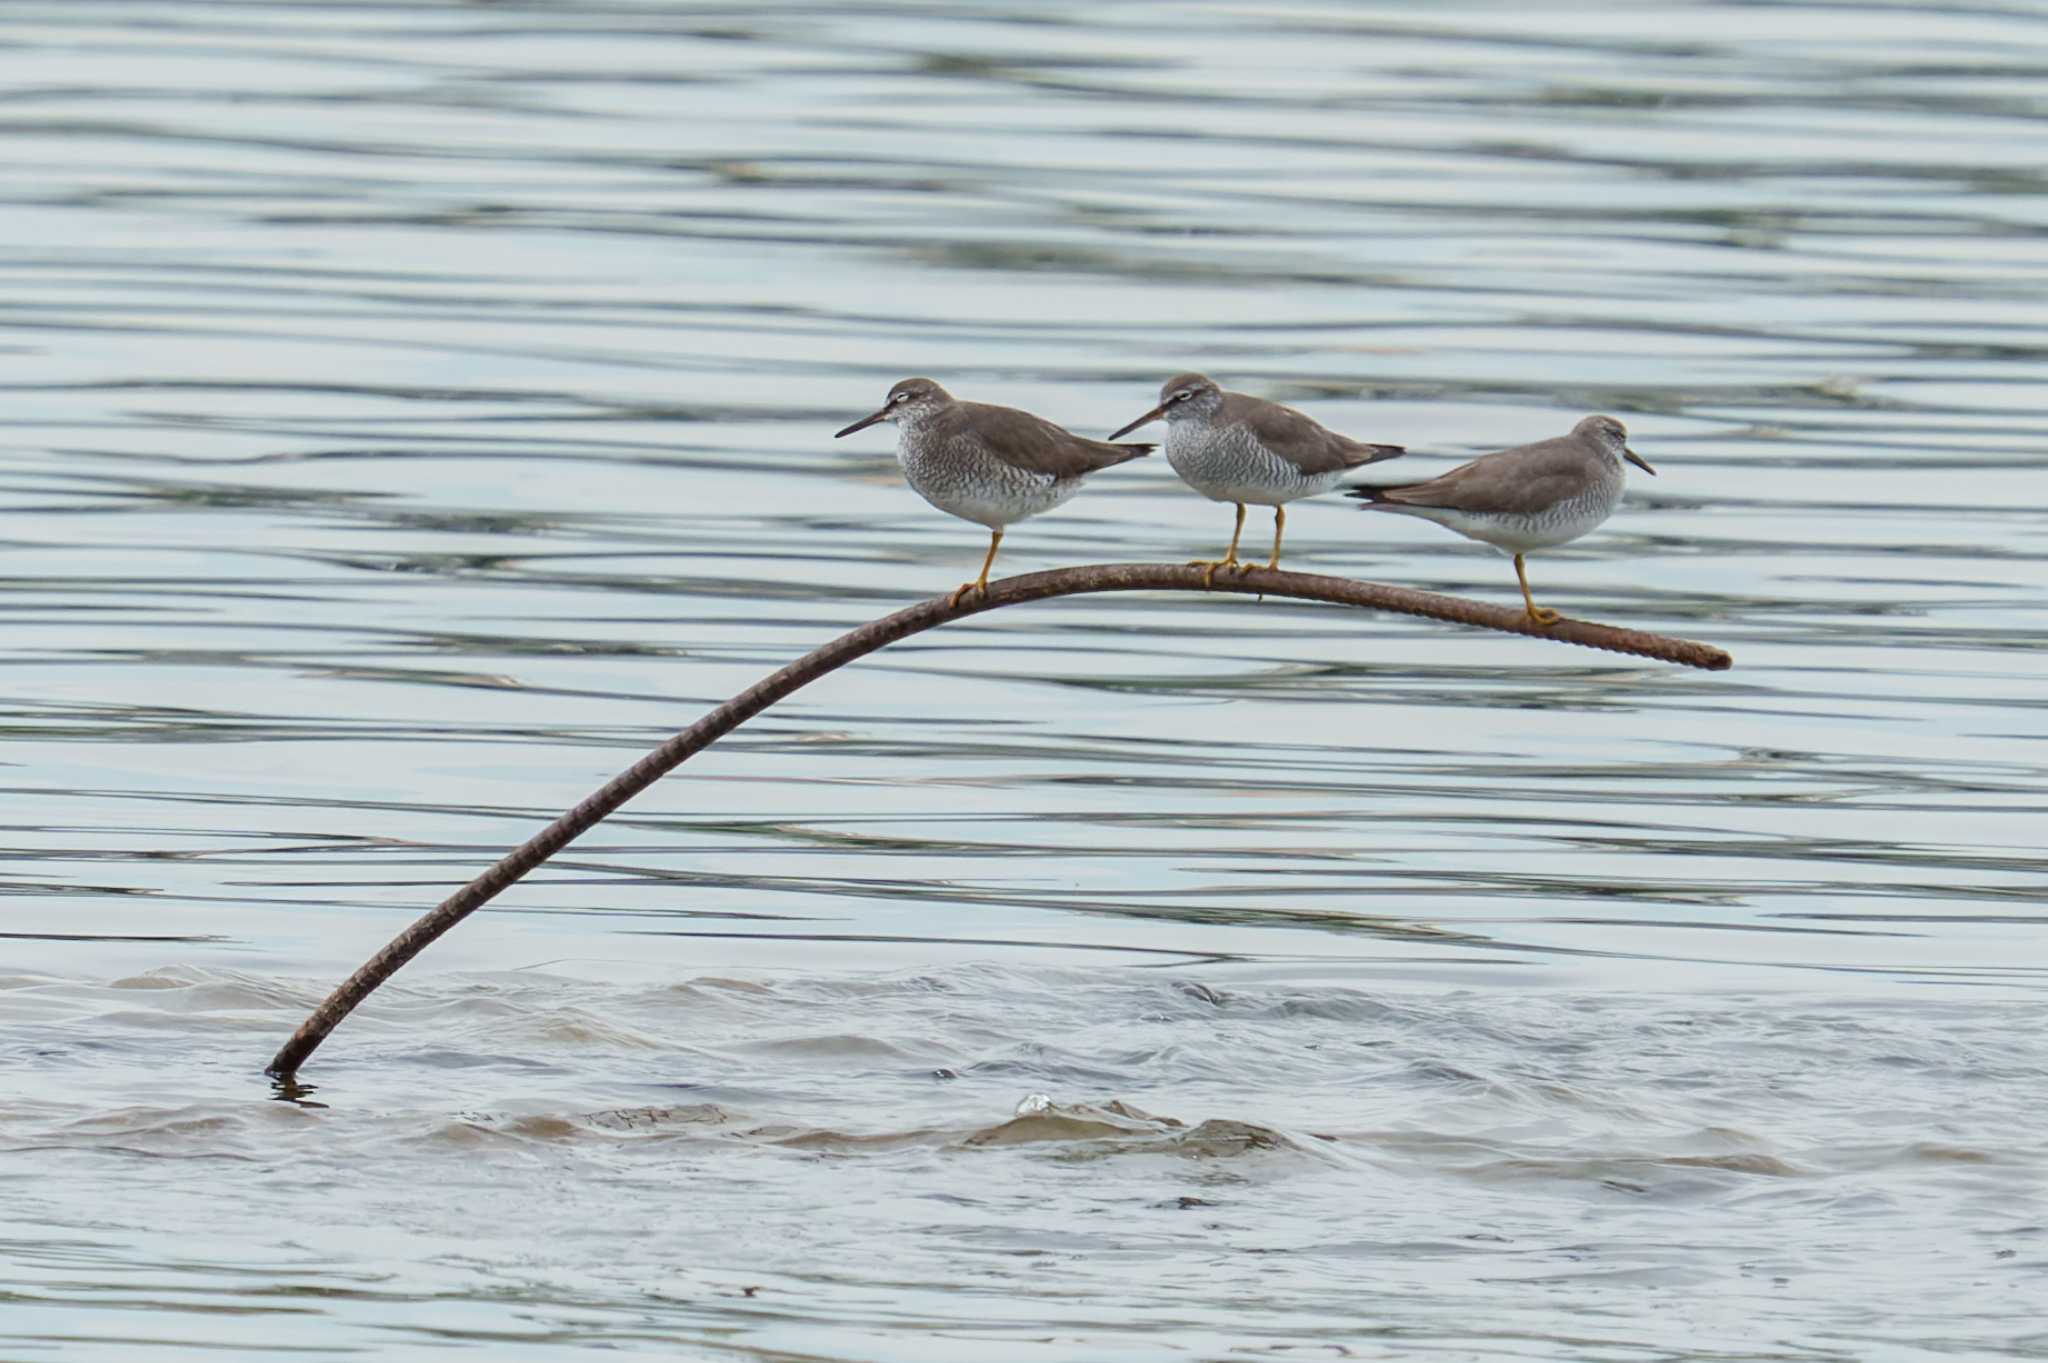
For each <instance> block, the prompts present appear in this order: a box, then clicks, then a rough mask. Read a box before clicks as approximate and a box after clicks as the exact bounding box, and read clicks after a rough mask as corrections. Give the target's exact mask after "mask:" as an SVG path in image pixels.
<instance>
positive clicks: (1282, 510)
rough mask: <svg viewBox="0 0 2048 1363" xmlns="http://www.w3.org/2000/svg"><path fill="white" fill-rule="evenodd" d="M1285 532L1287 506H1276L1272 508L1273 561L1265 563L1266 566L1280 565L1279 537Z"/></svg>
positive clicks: (1275, 566)
mask: <svg viewBox="0 0 2048 1363" xmlns="http://www.w3.org/2000/svg"><path fill="white" fill-rule="evenodd" d="M1286 533H1287V508H1286V507H1284V506H1276V507H1274V508H1273V561H1272V562H1271V563H1268V564H1267V565H1266V567H1267V568H1269V569H1271V568H1278V567H1279V566H1280V537H1281V536H1282V535H1284V534H1286Z"/></svg>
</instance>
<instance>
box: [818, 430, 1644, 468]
mask: <svg viewBox="0 0 2048 1363" xmlns="http://www.w3.org/2000/svg"><path fill="white" fill-rule="evenodd" d="M840 434H841V435H844V434H845V432H844V431H842V432H840ZM1621 457H1622V458H1624V459H1626V460H1628V462H1629V463H1631V464H1634V465H1635V466H1636V467H1637V468H1639V469H1641V470H1642V471H1643V472H1644V473H1647V474H1649V475H1650V476H1651V477H1652V478H1655V477H1656V476H1657V470H1655V469H1653V468H1651V467H1650V466H1649V465H1648V464H1646V463H1644V462H1643V456H1641V455H1640V454H1637V453H1636V452H1635V451H1634V450H1632V449H1630V448H1629V447H1628V446H1626V445H1623V446H1622V447H1621Z"/></svg>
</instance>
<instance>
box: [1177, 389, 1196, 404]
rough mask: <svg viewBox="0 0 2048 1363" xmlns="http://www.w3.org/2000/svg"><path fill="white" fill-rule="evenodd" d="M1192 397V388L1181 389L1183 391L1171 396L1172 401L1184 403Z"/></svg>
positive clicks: (1193, 393) (1193, 391)
mask: <svg viewBox="0 0 2048 1363" xmlns="http://www.w3.org/2000/svg"><path fill="white" fill-rule="evenodd" d="M1194 395H1195V390H1194V389H1192V388H1183V389H1181V390H1180V391H1179V392H1178V393H1175V394H1174V395H1173V400H1174V401H1175V402H1186V401H1187V400H1188V399H1189V398H1191V397H1193V396H1194Z"/></svg>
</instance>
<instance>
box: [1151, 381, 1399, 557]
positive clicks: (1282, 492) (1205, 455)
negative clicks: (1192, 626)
mask: <svg viewBox="0 0 2048 1363" xmlns="http://www.w3.org/2000/svg"><path fill="white" fill-rule="evenodd" d="M1161 417H1164V418H1166V462H1167V463H1169V464H1171V465H1173V471H1174V472H1175V473H1178V474H1179V475H1180V477H1181V481H1182V482H1184V483H1186V484H1187V485H1188V486H1189V487H1191V488H1193V489H1194V490H1195V491H1197V492H1199V493H1201V494H1202V495H1203V496H1204V497H1207V498H1209V499H1210V500H1211V501H1216V502H1235V503H1237V528H1236V529H1234V530H1232V531H1231V532H1230V550H1229V552H1227V553H1226V554H1224V556H1223V557H1222V558H1220V559H1215V560H1209V559H1197V560H1196V561H1195V564H1194V566H1196V567H1198V568H1207V569H1208V570H1209V571H1208V572H1207V573H1205V574H1203V577H1204V579H1205V580H1206V581H1207V582H1208V583H1209V584H1210V585H1211V586H1214V585H1215V582H1216V570H1217V569H1219V568H1237V569H1240V570H1241V569H1242V568H1243V567H1244V566H1245V565H1243V564H1240V563H1239V562H1238V561H1237V541H1238V539H1239V538H1240V537H1241V536H1242V535H1243V534H1244V508H1245V504H1246V503H1252V504H1254V505H1257V506H1270V507H1272V508H1273V558H1272V561H1271V562H1269V563H1267V564H1266V566H1267V567H1268V568H1277V567H1279V566H1280V537H1281V536H1282V535H1284V534H1286V533H1287V503H1289V502H1291V501H1294V500H1296V499H1297V498H1301V497H1313V496H1315V494H1317V493H1318V492H1328V491H1329V490H1330V489H1331V488H1333V487H1335V486H1337V484H1338V483H1339V482H1341V481H1342V480H1343V478H1344V475H1345V474H1347V473H1349V472H1350V471H1351V470H1353V469H1357V468H1364V467H1365V466H1366V465H1367V464H1377V463H1378V462H1379V461H1380V460H1382V459H1392V458H1393V457H1394V456H1395V455H1397V454H1400V453H1402V448H1401V446H1399V445H1368V444H1366V443H1364V442H1363V441H1358V440H1353V439H1351V438H1350V437H1349V436H1343V435H1338V434H1337V433H1336V432H1335V431H1331V430H1325V429H1324V428H1323V427H1322V426H1321V425H1319V424H1317V423H1316V422H1315V421H1314V420H1313V419H1311V418H1309V417H1306V416H1303V415H1302V414H1301V413H1300V412H1297V411H1295V410H1294V409H1293V408H1292V407H1282V406H1281V405H1280V404H1279V403H1277V402H1267V401H1266V400H1265V399H1264V398H1255V397H1252V396H1251V395H1249V394H1247V393H1226V392H1224V391H1223V390H1222V389H1221V388H1218V387H1217V386H1216V385H1215V383H1214V382H1213V381H1211V380H1210V379H1208V378H1206V377H1204V376H1203V375H1200V374H1181V375H1179V376H1178V377H1175V378H1171V379H1168V380H1167V381H1166V383H1165V385H1164V386H1163V387H1161V388H1160V390H1159V405H1158V406H1157V407H1154V408H1153V409H1152V410H1151V411H1149V412H1147V413H1145V415H1143V416H1141V417H1139V418H1138V419H1137V420H1136V421H1133V422H1132V423H1131V424H1130V425H1128V426H1126V427H1124V428H1123V429H1122V430H1120V431H1118V432H1116V434H1115V435H1112V436H1110V439H1111V440H1115V439H1116V438H1117V436H1121V435H1127V434H1129V433H1130V432H1132V431H1135V430H1137V429H1138V427H1140V426H1143V425H1144V424H1145V423H1146V422H1148V421H1157V420H1159V419H1160V418H1161Z"/></svg>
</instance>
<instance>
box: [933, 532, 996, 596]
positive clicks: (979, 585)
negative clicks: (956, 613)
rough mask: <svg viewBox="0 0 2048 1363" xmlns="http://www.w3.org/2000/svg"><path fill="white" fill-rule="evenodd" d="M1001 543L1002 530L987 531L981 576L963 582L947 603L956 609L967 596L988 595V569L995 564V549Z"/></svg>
mask: <svg viewBox="0 0 2048 1363" xmlns="http://www.w3.org/2000/svg"><path fill="white" fill-rule="evenodd" d="M1002 544H1003V532H1002V531H1000V530H991V531H989V532H988V557H987V558H985V559H983V560H982V561H981V576H980V577H977V578H976V579H974V581H972V582H963V583H962V584H961V585H960V590H959V591H957V592H954V593H953V599H952V601H950V602H948V603H947V604H949V605H951V606H952V607H953V608H954V609H955V610H958V609H959V607H960V603H961V602H962V601H965V600H966V599H967V598H968V597H969V596H972V595H973V594H974V593H976V592H980V593H981V594H982V595H983V596H986V595H988V570H989V569H990V567H992V566H993V565H994V564H995V561H996V550H998V549H1000V548H1001V547H1002Z"/></svg>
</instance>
